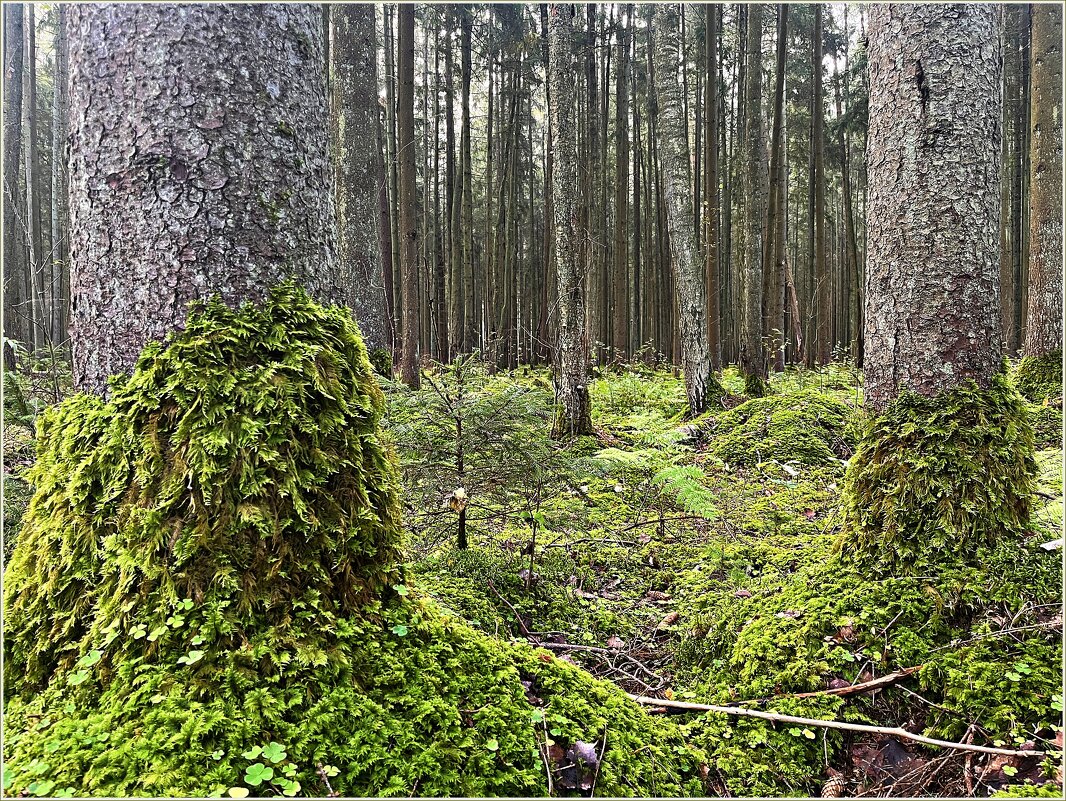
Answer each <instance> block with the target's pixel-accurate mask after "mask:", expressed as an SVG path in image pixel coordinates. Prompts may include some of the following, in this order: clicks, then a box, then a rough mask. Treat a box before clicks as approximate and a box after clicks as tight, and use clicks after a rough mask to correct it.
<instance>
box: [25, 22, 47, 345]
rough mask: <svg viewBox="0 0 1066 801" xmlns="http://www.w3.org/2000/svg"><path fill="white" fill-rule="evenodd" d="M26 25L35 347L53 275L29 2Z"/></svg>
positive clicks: (42, 336)
mask: <svg viewBox="0 0 1066 801" xmlns="http://www.w3.org/2000/svg"><path fill="white" fill-rule="evenodd" d="M25 9H26V22H25V25H24V26H23V34H24V37H23V38H24V42H25V44H24V47H25V56H24V57H25V60H26V63H25V66H24V69H23V71H22V130H23V132H24V134H25V138H24V139H23V148H22V169H23V181H22V186H23V189H25V190H26V206H25V214H26V241H27V242H28V243H29V273H30V295H31V299H32V302H31V303H30V308H31V309H32V311H33V347H34V348H43V347H45V346H46V345H47V344H48V321H47V319H46V314H47V313H46V308H47V303H46V298H45V290H46V288H47V284H48V281H47V275H48V274H49V270H48V265H47V260H46V259H45V253H44V241H43V236H42V232H41V165H40V154H39V152H38V148H37V24H36V22H35V20H34V13H33V3H27V4H26V5H25Z"/></svg>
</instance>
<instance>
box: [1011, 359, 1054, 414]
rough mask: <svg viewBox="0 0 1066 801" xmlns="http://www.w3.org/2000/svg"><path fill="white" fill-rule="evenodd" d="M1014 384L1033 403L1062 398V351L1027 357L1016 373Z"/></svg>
mask: <svg viewBox="0 0 1066 801" xmlns="http://www.w3.org/2000/svg"><path fill="white" fill-rule="evenodd" d="M1014 384H1015V386H1017V387H1018V391H1019V392H1021V393H1022V395H1023V396H1025V397H1026V398H1028V399H1029V400H1031V401H1032V402H1033V403H1041V402H1042V401H1044V400H1045V399H1046V398H1057V397H1061V396H1062V351H1061V350H1056V351H1053V352H1052V353H1046V354H1044V355H1043V356H1026V357H1025V358H1023V359H1022V360H1021V361H1020V362H1019V363H1018V367H1017V369H1016V370H1015V372H1014Z"/></svg>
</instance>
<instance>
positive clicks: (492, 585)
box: [485, 579, 539, 644]
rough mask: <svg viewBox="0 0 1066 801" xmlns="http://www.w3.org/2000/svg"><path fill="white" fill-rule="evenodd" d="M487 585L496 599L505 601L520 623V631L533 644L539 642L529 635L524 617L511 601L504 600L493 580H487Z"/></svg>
mask: <svg viewBox="0 0 1066 801" xmlns="http://www.w3.org/2000/svg"><path fill="white" fill-rule="evenodd" d="M485 583H486V584H488V585H489V589H490V590H492V591H493V592H494V593H495V594H496V597H497V598H499V599H500V600H501V601H503V602H504V604H506V606H507V608H508V609H510V610H511V611H512V612H513V613H514V617H515V620H517V621H518V627H519V628H520V629H522V633H523V634H524V635H525V636H527V637H530V638H531V639H532V640H533V642H537V638H536V637H534V636H533V635H532V634H530V633H529V629H528V628H526V624H525V622H524V621H523V620H522V616H521V615H520V614H518V610H517V609H515V608H514V607H513V606H511V602H510V601H508V600H507V599H506V598H504V597H503V596H502V595H500V591H499V590H497V589H496V585H495V584H493V583H492V579H486V580H485ZM538 644H539V643H538Z"/></svg>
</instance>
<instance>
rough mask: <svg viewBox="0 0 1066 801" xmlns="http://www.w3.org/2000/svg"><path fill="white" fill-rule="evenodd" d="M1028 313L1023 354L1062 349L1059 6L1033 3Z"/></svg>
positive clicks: (1039, 354) (1060, 54)
mask: <svg viewBox="0 0 1066 801" xmlns="http://www.w3.org/2000/svg"><path fill="white" fill-rule="evenodd" d="M1032 15H1033V27H1032V48H1033V49H1032V53H1033V56H1032V58H1033V72H1032V123H1031V125H1032V127H1031V134H1030V159H1029V161H1030V170H1031V172H1030V179H1029V198H1030V200H1029V215H1030V219H1029V225H1030V228H1029V230H1030V234H1029V309H1028V315H1027V321H1026V326H1025V346H1024V348H1023V349H1022V354H1023V355H1024V356H1044V355H1047V354H1049V353H1053V352H1055V351H1057V350H1060V349H1061V348H1062V270H1063V263H1062V7H1061V6H1059V5H1055V4H1051V5H1045V4H1039V3H1034V4H1033V5H1032Z"/></svg>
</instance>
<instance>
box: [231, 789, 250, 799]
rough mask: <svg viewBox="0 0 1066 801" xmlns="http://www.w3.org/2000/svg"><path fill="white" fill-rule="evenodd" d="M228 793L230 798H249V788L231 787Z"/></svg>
mask: <svg viewBox="0 0 1066 801" xmlns="http://www.w3.org/2000/svg"><path fill="white" fill-rule="evenodd" d="M226 792H227V793H228V794H229V797H230V798H247V797H248V788H247V787H231V788H229V790H227V791H226Z"/></svg>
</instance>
